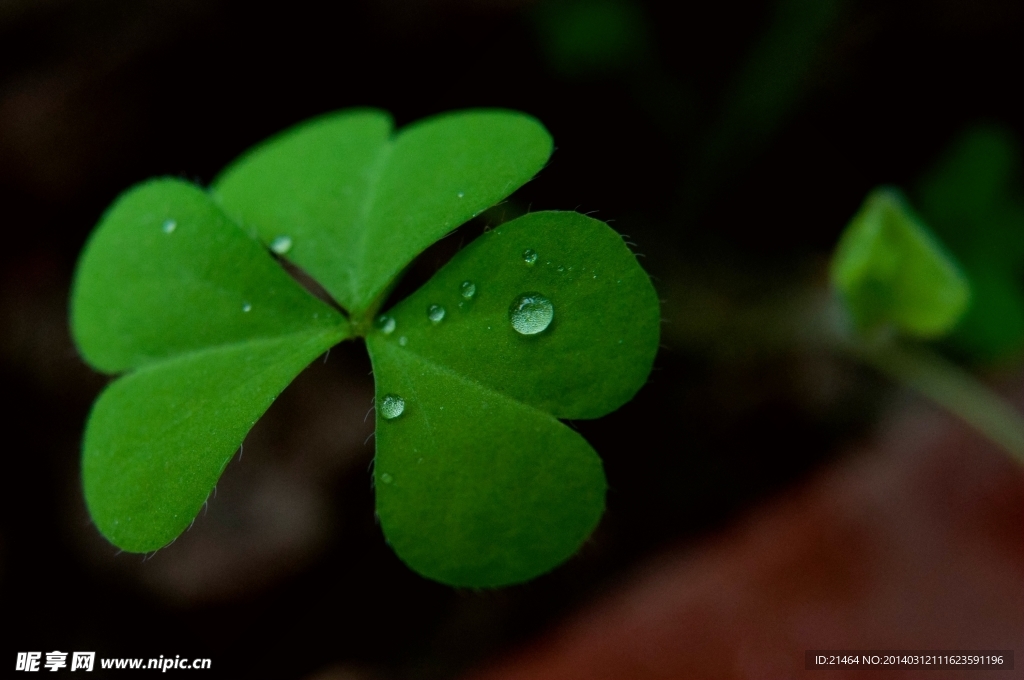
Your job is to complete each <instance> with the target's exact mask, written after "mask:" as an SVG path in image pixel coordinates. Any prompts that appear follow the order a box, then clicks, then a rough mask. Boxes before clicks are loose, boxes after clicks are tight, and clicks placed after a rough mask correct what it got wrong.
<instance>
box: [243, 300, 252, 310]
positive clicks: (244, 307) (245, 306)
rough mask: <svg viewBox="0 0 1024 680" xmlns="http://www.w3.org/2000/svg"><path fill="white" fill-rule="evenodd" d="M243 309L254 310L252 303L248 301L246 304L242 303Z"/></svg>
mask: <svg viewBox="0 0 1024 680" xmlns="http://www.w3.org/2000/svg"><path fill="white" fill-rule="evenodd" d="M242 311H243V312H251V311H252V305H250V304H249V303H248V302H246V303H245V304H243V305H242Z"/></svg>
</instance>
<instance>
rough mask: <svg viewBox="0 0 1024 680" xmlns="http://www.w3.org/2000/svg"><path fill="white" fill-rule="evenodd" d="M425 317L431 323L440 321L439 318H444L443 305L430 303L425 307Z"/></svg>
mask: <svg viewBox="0 0 1024 680" xmlns="http://www.w3.org/2000/svg"><path fill="white" fill-rule="evenodd" d="M427 318H428V319H430V321H431V322H432V323H441V320H442V319H444V307H442V306H441V305H430V306H429V307H427Z"/></svg>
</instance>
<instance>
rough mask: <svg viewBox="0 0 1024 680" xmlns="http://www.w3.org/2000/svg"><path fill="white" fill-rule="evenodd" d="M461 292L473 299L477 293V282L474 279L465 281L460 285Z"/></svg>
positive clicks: (466, 297) (468, 298)
mask: <svg viewBox="0 0 1024 680" xmlns="http://www.w3.org/2000/svg"><path fill="white" fill-rule="evenodd" d="M459 293H461V294H462V297H464V298H465V299H467V300H472V299H473V296H474V295H476V284H475V283H473V282H472V281H463V282H462V285H461V286H459Z"/></svg>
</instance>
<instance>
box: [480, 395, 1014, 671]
mask: <svg viewBox="0 0 1024 680" xmlns="http://www.w3.org/2000/svg"><path fill="white" fill-rule="evenodd" d="M885 432H886V433H885V434H884V435H882V436H881V437H879V439H878V440H877V441H876V442H875V443H874V444H872V445H871V446H870V447H868V448H865V449H864V450H861V451H858V452H853V453H851V454H850V455H849V456H847V457H846V458H845V459H844V461H843V462H841V463H839V464H837V465H836V466H834V467H832V468H831V469H828V470H826V471H824V472H823V473H822V474H820V475H818V476H817V477H816V478H814V479H813V480H811V481H810V482H809V483H808V484H807V485H806V486H805V487H804V488H802V489H800V490H798V491H796V492H793V493H791V494H789V495H788V496H787V497H786V498H785V499H782V500H779V501H776V502H775V503H772V504H770V505H769V506H768V507H765V508H762V509H761V510H759V511H758V513H757V514H756V515H755V516H752V517H749V518H748V519H746V520H745V521H743V522H741V523H740V525H738V526H736V527H735V528H734V529H732V530H730V531H729V532H727V533H726V534H725V535H723V536H721V537H719V538H718V539H716V540H714V541H712V542H709V543H708V544H706V545H702V546H698V547H696V548H692V549H689V550H680V551H678V552H676V553H674V554H669V555H665V556H663V558H662V559H661V560H659V561H658V563H657V564H652V565H649V567H648V569H647V570H646V571H645V572H643V573H640V574H637V575H635V576H634V578H633V579H632V580H631V581H630V582H629V583H627V584H625V585H624V586H623V587H622V588H621V589H620V590H619V591H618V592H616V593H614V594H611V595H610V596H609V597H608V598H607V599H605V600H604V601H603V602H600V603H598V604H597V605H595V606H594V607H593V608H591V609H590V610H589V611H585V612H582V613H580V614H578V615H577V616H575V617H574V618H573V619H571V620H570V621H568V622H567V623H566V624H564V625H563V626H562V627H561V628H560V629H558V630H555V631H553V632H552V633H551V634H549V635H548V636H547V637H546V638H544V639H541V640H538V641H537V642H536V643H535V644H534V645H533V646H532V647H530V648H529V649H526V650H524V651H523V652H522V653H520V654H518V655H514V656H512V657H510V658H507V659H505V660H504V661H503V662H501V663H499V664H497V665H496V666H493V667H491V668H489V669H487V670H485V671H483V672H480V673H478V674H476V675H473V680H526V679H527V678H529V679H531V680H532V679H546V678H551V679H552V680H554V679H556V678H557V679H558V680H575V679H577V678H579V679H583V678H586V679H588V680H598V679H603V678H609V679H611V678H615V679H628V680H653V679H655V678H658V679H662V678H665V679H668V678H673V679H674V678H691V679H695V678H716V679H726V678H749V679H756V680H767V679H770V678H794V677H795V678H820V679H822V680H824V679H826V678H860V679H862V680H863V679H866V678H896V677H900V678H903V677H921V678H928V679H929V680H939V679H940V678H942V679H945V678H963V677H979V678H984V679H985V680H996V679H997V678H1010V677H1013V678H1020V677H1022V676H1024V670H1022V668H1024V468H1021V466H1019V465H1017V464H1015V463H1013V462H1011V461H1010V460H1009V459H1008V458H1007V457H1006V456H1005V455H1004V454H1002V453H1000V452H999V451H996V450H994V449H992V448H991V447H990V446H988V445H987V444H986V443H985V442H983V441H981V440H980V439H979V438H978V437H977V436H976V435H974V434H973V433H972V432H970V431H967V430H966V429H964V428H962V427H960V426H959V425H957V424H956V423H954V422H952V421H951V420H950V419H948V418H946V417H944V416H942V415H940V414H937V413H935V412H934V411H930V410H926V409H924V408H923V407H920V406H916V407H911V408H909V409H908V410H905V411H904V412H903V414H902V415H901V416H900V418H899V419H898V420H896V421H894V422H893V423H892V424H891V426H890V427H888V428H887V429H886V431H885ZM765 455H773V453H772V452H770V451H766V452H765ZM778 455H783V453H782V452H779V454H778ZM808 649H1013V650H1014V651H1015V657H1016V659H1015V668H1016V669H1017V670H1015V671H1012V672H1003V671H974V672H968V671H962V670H956V671H945V670H931V671H893V670H889V671H885V670H876V669H872V670H867V671H865V670H846V669H838V670H835V671H833V670H827V671H808V670H805V668H804V652H805V650H808Z"/></svg>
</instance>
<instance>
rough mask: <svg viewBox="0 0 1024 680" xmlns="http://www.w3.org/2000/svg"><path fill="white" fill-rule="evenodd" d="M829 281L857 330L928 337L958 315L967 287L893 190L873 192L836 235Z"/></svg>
mask: <svg viewBox="0 0 1024 680" xmlns="http://www.w3.org/2000/svg"><path fill="white" fill-rule="evenodd" d="M831 278H832V283H833V285H834V286H835V288H836V290H837V291H838V292H839V293H840V295H841V297H842V299H843V301H844V302H845V304H846V308H847V310H848V311H849V313H850V316H851V318H852V319H853V321H854V323H855V324H856V325H857V326H858V327H859V328H861V329H862V330H869V329H872V328H875V327H880V326H891V327H893V328H895V329H897V330H899V331H900V332H902V333H904V334H906V335H910V336H915V337H920V338H934V337H938V336H941V335H943V334H945V333H947V332H948V331H949V330H950V329H952V328H953V326H954V325H956V323H957V322H958V321H959V320H960V318H961V316H962V315H963V314H964V312H965V311H966V310H967V306H968V304H969V302H970V287H969V284H968V282H967V279H966V277H965V276H964V274H963V273H962V272H961V271H960V268H959V266H958V265H957V263H956V261H955V260H954V259H953V257H952V256H951V255H950V254H949V253H947V252H946V251H945V249H944V248H943V246H942V245H941V244H940V243H939V242H938V240H936V239H935V237H934V236H932V235H931V233H929V232H928V230H927V229H926V228H925V226H924V225H923V224H922V223H921V221H920V220H919V219H918V218H917V216H916V215H914V214H913V213H912V211H911V209H910V206H908V205H907V203H906V201H905V200H904V198H903V197H902V195H901V194H900V193H899V192H898V191H896V190H895V189H889V188H882V189H876V190H875V191H873V192H872V193H871V194H870V195H869V196H868V197H867V198H866V199H865V201H864V204H863V206H862V207H861V209H860V211H859V212H858V213H857V214H856V215H855V216H854V218H853V219H852V220H851V221H850V224H849V225H848V226H847V227H846V230H845V231H844V232H843V235H842V237H841V239H840V241H839V245H838V247H837V249H836V253H835V256H834V258H833V260H832V269H831Z"/></svg>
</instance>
